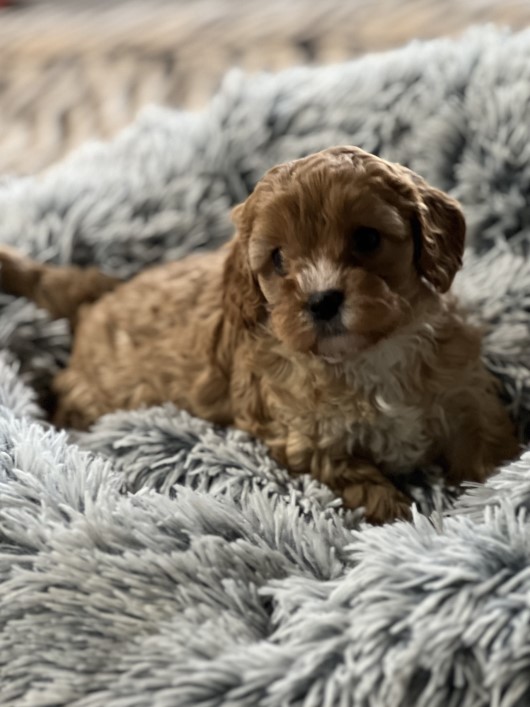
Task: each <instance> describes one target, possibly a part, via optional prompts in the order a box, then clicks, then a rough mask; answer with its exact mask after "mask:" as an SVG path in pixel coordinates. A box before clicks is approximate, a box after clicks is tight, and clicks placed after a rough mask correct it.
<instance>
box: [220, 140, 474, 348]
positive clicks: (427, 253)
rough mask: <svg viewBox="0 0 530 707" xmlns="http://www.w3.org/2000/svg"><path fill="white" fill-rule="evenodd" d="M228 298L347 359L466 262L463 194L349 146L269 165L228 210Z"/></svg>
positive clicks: (292, 339) (234, 306)
mask: <svg viewBox="0 0 530 707" xmlns="http://www.w3.org/2000/svg"><path fill="white" fill-rule="evenodd" d="M233 218H234V221H235V223H236V226H237V229H238V232H237V234H236V237H235V239H234V241H233V243H232V252H231V254H230V256H229V258H228V260H227V265H226V286H227V289H226V305H227V306H228V307H230V308H231V311H232V314H233V316H234V317H239V319H240V320H241V322H243V323H244V325H246V326H252V325H254V324H255V323H257V322H258V321H266V322H267V325H268V326H269V327H270V328H271V330H272V332H273V333H274V335H275V336H276V337H277V338H278V339H279V340H281V341H282V342H284V343H285V344H286V345H287V346H288V347H290V348H291V349H293V350H296V351H306V352H313V353H315V354H318V355H321V356H324V357H328V358H332V359H337V358H338V359H342V358H346V357H348V355H351V354H354V353H356V352H358V351H359V350H363V349H365V348H367V347H369V346H371V345H373V344H374V343H377V342H378V341H379V340H381V339H382V338H385V337H387V336H389V335H390V334H392V332H394V331H395V330H396V329H397V328H399V327H400V326H401V325H403V324H404V323H405V322H407V321H410V320H411V317H412V316H413V313H414V308H415V307H416V306H417V303H418V302H419V301H420V300H421V298H422V295H426V293H427V292H430V293H431V296H432V292H435V291H437V292H439V293H442V292H445V291H446V290H448V289H449V287H450V286H451V283H452V281H453V278H454V276H455V274H456V272H457V270H458V269H459V267H460V266H461V259H462V253H463V247H464V236H465V222H464V218H463V215H462V212H461V210H460V208H459V206H458V204H457V203H456V202H455V201H454V200H453V199H451V198H450V197H448V196H447V195H446V194H444V193H443V192H441V191H438V190H437V189H434V188H432V187H430V186H429V185H428V184H426V182H425V181H424V180H423V179H421V178H420V177H419V176H417V175H416V174H414V173H413V172H411V171H410V170H408V169H406V168H404V167H401V166H400V165H397V164H391V163H389V162H386V161H384V160H382V159H380V158H378V157H375V156H373V155H370V154H368V153H366V152H364V151H362V150H360V149H358V148H355V147H336V148H331V149H329V150H324V151H323V152H319V153H317V154H314V155H311V156H309V157H306V158H304V159H300V160H296V161H294V162H290V163H287V164H285V165H280V166H278V167H274V168H273V169H271V170H270V171H269V172H267V174H266V175H265V176H264V177H263V179H262V180H261V181H260V182H259V183H258V185H257V186H256V189H255V190H254V192H253V193H252V194H251V196H250V197H249V198H248V199H247V200H246V201H245V202H244V203H243V204H241V205H240V206H238V207H236V208H235V209H234V212H233Z"/></svg>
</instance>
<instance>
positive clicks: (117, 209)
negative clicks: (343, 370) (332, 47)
mask: <svg viewBox="0 0 530 707" xmlns="http://www.w3.org/2000/svg"><path fill="white" fill-rule="evenodd" d="M529 110H530V34H528V33H523V34H519V35H509V34H506V33H502V32H498V31H495V30H491V29H485V30H479V31H475V32H472V33H469V34H467V35H466V36H465V37H464V38H463V39H462V40H459V41H435V42H431V43H426V44H420V43H417V44H413V45H411V46H409V47H406V48H405V49H403V50H400V51H397V52H393V53H391V54H386V55H381V56H369V57H366V58H363V59H361V60H358V61H354V62H352V63H350V64H346V65H341V66H337V67H331V68H323V69H299V70H290V71H287V72H285V73H282V74H279V75H276V76H268V75H265V76H257V77H256V76H254V77H246V76H243V75H240V74H238V73H234V74H232V75H230V76H229V77H228V78H227V79H226V81H225V83H224V85H223V87H222V89H221V91H220V93H219V95H218V96H217V98H216V99H215V100H214V101H213V102H212V104H211V105H210V106H209V107H208V108H207V110H205V111H204V112H203V113H199V114H187V113H176V112H172V111H166V110H161V109H151V110H150V111H148V112H146V113H145V114H143V115H142V116H141V117H140V118H139V119H138V120H137V122H136V123H135V124H134V125H133V126H132V127H130V128H129V129H128V130H127V131H126V132H125V133H124V134H123V135H122V136H120V137H119V138H118V139H117V140H116V141H115V142H113V143H111V144H106V145H103V144H95V145H89V146H87V147H86V148H84V149H83V150H81V151H80V152H79V153H78V154H76V155H74V156H73V157H72V158H71V159H70V160H68V161H67V162H65V163H64V164H62V165H60V166H58V167H57V168H55V169H54V170H52V171H50V172H48V173H46V174H44V175H43V176H41V177H39V178H32V179H27V180H21V181H14V182H11V183H8V184H5V185H4V186H3V188H2V189H1V190H0V241H2V242H7V243H11V244H18V245H19V246H22V247H23V248H24V249H25V250H26V251H27V252H29V253H31V254H33V255H35V256H38V257H40V258H41V259H44V260H50V261H54V262H61V263H64V262H70V261H73V262H76V263H97V264H99V265H101V266H103V267H104V268H106V269H108V270H111V271H114V272H118V273H121V274H129V273H131V272H134V271H135V270H137V269H139V268H140V267H143V266H145V265H147V264H149V263H153V262H157V261H160V260H163V259H173V258H177V257H180V256H182V255H184V254H185V253H188V252H190V251H192V250H195V249H198V248H211V247H215V246H217V245H218V244H220V243H221V242H223V241H224V240H225V239H226V238H227V237H228V236H229V234H230V232H231V226H230V223H229V219H228V212H229V209H230V207H231V206H232V205H233V204H234V203H236V202H238V201H239V200H241V199H243V198H244V197H245V196H246V194H247V193H248V192H249V190H250V189H251V188H252V185H253V184H254V182H255V181H256V179H257V178H258V177H259V176H260V175H261V174H262V172H263V171H264V170H265V169H266V168H267V167H269V166H270V165H272V164H274V163H275V162H277V161H282V160H285V159H287V158H290V157H295V156H300V155H302V154H304V153H308V152H311V151H313V150H316V149H320V148H322V147H325V146H328V145H331V144H336V143H354V144H357V145H360V146H362V147H364V148H365V149H368V150H371V151H375V152H378V153H380V154H381V155H382V156H384V157H386V158H389V159H394V160H397V161H401V162H403V163H406V164H408V165H409V166H411V167H412V168H413V169H415V170H417V171H419V172H420V173H422V174H423V175H424V176H425V177H426V178H427V179H428V180H430V181H431V182H433V183H435V184H437V185H439V186H440V187H442V188H444V189H447V190H450V191H451V192H452V193H453V194H454V195H455V196H457V197H458V198H459V199H460V200H461V201H462V203H463V205H464V207H465V210H466V214H467V217H468V221H469V244H470V248H469V250H468V253H467V257H466V264H465V268H464V272H463V273H462V275H461V276H460V277H459V279H458V283H457V288H458V289H459V291H460V293H461V296H462V298H463V299H464V300H465V301H466V302H467V303H468V305H469V307H470V310H471V312H472V314H473V316H474V317H475V318H476V319H477V320H479V321H482V322H483V323H484V324H485V325H486V326H487V327H488V332H487V335H486V339H485V345H484V357H485V360H486V361H487V364H488V365H489V366H490V367H491V369H492V370H493V371H494V372H495V373H496V374H497V375H498V376H499V378H500V379H501V381H502V383H503V386H504V393H505V397H506V401H507V405H509V406H510V409H511V411H512V413H513V415H514V417H515V419H516V421H517V425H518V429H519V432H520V435H521V441H522V442H523V443H525V442H526V443H527V442H528V437H529V428H530V354H529V351H530V331H529V318H530V265H529V261H528V259H527V251H528V245H529V243H530V238H529V229H530V210H529V206H528V201H527V198H528V194H529V190H530V131H529V128H528V111H529ZM0 297H1V299H0V305H1V309H0V344H1V347H2V349H3V350H4V352H3V354H2V359H1V363H0V541H1V545H2V549H1V554H0V597H1V601H0V704H2V705H6V706H7V705H16V706H17V707H22V706H24V705H26V706H29V705H31V706H34V705H41V706H44V705H53V706H54V707H55V706H58V705H76V706H78V707H81V706H83V707H133V706H134V707H140V706H144V705H145V707H147V706H155V707H165V706H167V707H169V706H170V705H179V707H184V706H185V705H203V706H206V705H208V706H212V707H213V705H230V706H233V707H236V706H243V705H248V706H249V707H250V706H251V705H263V706H267V707H274V706H280V705H305V706H306V707H309V706H310V705H315V706H316V707H320V706H322V705H329V706H331V705H341V706H347V705H366V706H368V705H371V706H373V707H386V706H388V707H398V706H403V707H405V706H406V707H410V706H411V705H415V706H418V707H421V706H423V707H438V706H439V707H453V706H454V707H456V706H457V705H465V706H466V707H471V706H473V707H478V706H479V705H498V706H499V707H508V706H510V707H513V706H514V705H528V704H529V703H530V638H529V636H530V600H529V597H530V567H529V564H530V563H529V560H530V530H529V528H530V526H529V524H528V520H527V518H526V515H525V510H526V508H527V506H528V505H529V504H530V453H528V452H527V453H523V455H522V457H521V459H520V461H518V462H515V463H513V464H511V465H509V466H507V467H506V468H504V469H503V470H502V471H501V472H500V474H499V475H498V476H496V477H495V478H493V479H492V480H491V481H490V482H489V483H488V484H487V485H486V486H485V487H480V488H476V489H470V490H468V491H467V492H466V493H465V494H464V495H463V496H461V497H460V498H459V499H458V500H456V501H454V502H453V503H452V510H451V511H450V512H449V513H448V514H445V515H442V514H441V513H440V512H439V510H438V511H435V512H434V514H433V515H432V517H431V518H430V519H429V518H427V517H426V516H424V515H421V514H420V513H419V512H418V513H417V514H416V516H415V519H414V522H413V523H410V524H408V523H398V524H395V525H392V526H386V527H383V528H377V529H376V528H368V527H366V526H365V525H364V524H363V523H362V519H361V518H360V517H359V514H356V513H351V512H348V513H344V512H343V511H342V510H341V509H340V508H339V507H338V505H339V504H338V502H337V501H335V500H334V499H333V497H332V495H331V494H330V493H329V492H328V491H327V490H326V489H325V488H324V487H322V486H320V485H318V484H317V483H316V482H313V481H311V480H309V479H306V478H297V479H292V478H290V477H289V476H288V475H287V474H286V472H285V471H284V470H282V469H280V468H278V467H277V466H276V465H275V464H273V463H272V462H271V461H270V460H269V458H268V457H267V454H266V452H265V450H264V449H263V447H261V446H260V445H259V444H257V443H256V442H254V441H252V440H251V439H249V438H247V437H245V436H244V435H242V434H241V433H239V432H236V431H233V430H228V431H226V430H218V429H214V428H212V426H210V425H209V424H207V423H205V422H202V421H200V420H197V419H193V418H191V417H190V416H188V415H186V414H185V413H183V412H179V411H177V410H176V409H175V408H173V407H172V406H170V405H168V406H165V407H162V408H156V409H150V410H143V411H138V412H132V413H117V414H115V415H112V416H109V417H107V418H105V419H103V420H102V421H101V422H100V423H99V424H98V425H97V426H96V428H95V429H94V430H93V431H92V432H90V433H88V434H87V435H86V436H84V437H82V438H79V439H77V442H79V443H80V444H81V447H84V448H85V449H84V450H83V449H82V448H80V447H79V446H76V445H74V444H73V441H72V440H71V439H70V440H69V439H68V438H67V436H66V435H65V434H64V433H58V432H56V431H55V430H53V429H50V428H49V427H48V426H47V425H46V424H44V423H42V422H39V419H40V413H39V408H38V405H37V402H36V400H37V397H35V396H36V395H37V396H38V399H39V400H42V399H43V398H45V396H46V394H47V390H48V386H49V382H50V378H51V375H52V374H53V372H54V371H55V370H56V368H57V367H58V366H60V365H61V363H62V362H63V361H64V360H65V357H66V356H67V352H68V344H69V339H68V334H67V330H66V326H65V325H64V323H63V322H54V323H51V322H50V321H49V320H48V319H47V318H46V316H45V315H44V314H43V313H41V312H38V311H37V310H35V309H34V308H33V307H32V306H30V305H29V304H27V303H25V302H21V301H13V300H11V299H10V298H8V297H6V296H4V295H0ZM35 391H36V393H35ZM470 443H472V440H470ZM87 450H88V451H87ZM411 488H412V492H413V493H414V495H415V497H416V498H417V500H418V505H419V508H420V510H423V511H424V512H428V511H429V510H430V509H432V508H433V507H442V506H443V504H448V503H449V502H450V501H451V495H450V494H448V493H447V492H446V491H444V490H443V489H442V488H441V486H440V484H439V483H438V481H437V479H436V474H435V472H434V471H433V472H431V471H429V470H425V471H424V473H423V474H419V476H418V478H417V479H415V480H413V485H412V487H411Z"/></svg>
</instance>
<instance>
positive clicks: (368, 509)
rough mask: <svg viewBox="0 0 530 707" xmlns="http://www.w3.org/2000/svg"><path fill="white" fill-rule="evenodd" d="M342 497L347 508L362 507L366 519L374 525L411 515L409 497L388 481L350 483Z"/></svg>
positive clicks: (405, 518)
mask: <svg viewBox="0 0 530 707" xmlns="http://www.w3.org/2000/svg"><path fill="white" fill-rule="evenodd" d="M342 499H343V502H344V505H345V506H346V507H347V508H360V507H361V506H362V507H364V509H365V517H366V520H367V521H368V522H369V523H373V524H374V525H382V524H383V523H390V522H392V521H394V520H410V519H411V517H412V513H411V508H410V501H409V499H408V498H407V497H406V496H405V494H403V493H401V492H400V491H398V490H397V489H396V488H394V487H393V486H391V485H390V483H389V484H376V483H370V482H367V481H365V482H361V483H357V484H352V485H351V486H347V487H346V488H345V489H344V491H343V492H342Z"/></svg>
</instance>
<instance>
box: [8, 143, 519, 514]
mask: <svg viewBox="0 0 530 707" xmlns="http://www.w3.org/2000/svg"><path fill="white" fill-rule="evenodd" d="M233 220H234V222H235V224H236V227H237V233H236V235H235V237H234V238H233V240H232V241H231V242H230V243H229V244H228V245H227V246H225V247H224V248H222V249H220V250H218V251H217V252H213V253H209V254H201V255H194V256H191V257H188V258H186V259H184V260H182V261H180V262H175V263H170V264H167V265H162V266H159V267H155V268H152V269H150V270H147V271H145V272H143V273H142V274H140V275H138V276H136V277H134V278H133V279H132V280H130V281H129V282H127V283H122V282H120V281H119V280H117V279H115V278H112V277H109V276H107V275H104V274H103V273H100V272H98V271H97V270H94V269H88V270H82V269H79V268H76V267H64V268H60V267H53V266H50V265H41V264H38V263H35V262H34V261H30V260H28V259H25V258H24V257H22V256H20V255H19V254H18V253H16V252H14V251H13V250H9V249H6V248H4V249H2V251H1V252H0V262H1V263H2V284H3V288H4V289H5V290H6V291H8V292H10V293H13V294H16V295H21V296H25V297H29V298H30V299H32V300H34V301H35V302H36V303H37V305H39V306H41V307H44V308H46V309H47V310H48V311H49V312H50V313H51V314H52V315H53V316H54V317H67V318H68V319H69V320H70V321H71V323H72V326H73V328H74V333H75V336H74V343H73V351H72V355H71V359H70V363H69V365H68V367H67V368H66V369H65V370H64V371H62V372H61V373H59V375H58V376H57V378H56V380H55V384H54V387H55V391H56V393H57V396H58V410H57V414H56V420H55V421H56V422H57V424H59V425H62V426H67V427H76V428H87V427H88V426H89V425H91V423H93V422H94V421H95V420H97V419H98V418H99V417H100V416H101V415H104V414H105V413H109V412H112V411H113V410H117V409H133V408H138V407H140V406H144V405H156V404H159V403H162V402H165V401H172V402H173V403H175V405H177V406H179V407H182V408H184V409H186V410H188V411H190V412H191V413H193V414H195V415H198V416H200V417H203V418H205V419H207V420H211V421H212V422H214V423H218V424H220V425H235V426H237V427H239V428H240V429H242V430H246V431H247V432H249V433H250V434H252V435H255V436H257V437H259V438H261V439H262V440H263V441H264V442H265V443H266V444H267V445H268V447H269V449H270V452H271V454H272V455H273V456H274V457H275V458H276V459H277V460H278V461H279V462H280V463H281V464H284V465H286V466H287V467H288V468H289V469H290V471H291V472H293V473H309V474H312V475H313V476H314V477H315V478H317V479H319V480H321V481H322V482H324V483H326V484H327V485H328V486H330V487H331V488H332V489H333V490H334V491H335V492H336V493H337V494H340V495H341V497H342V499H343V501H344V504H345V505H346V506H348V507H352V508H356V507H360V506H362V507H364V509H365V513H366V517H367V519H368V520H369V521H371V522H374V523H381V522H385V521H389V520H393V519H395V518H398V517H407V516H408V515H409V512H410V499H409V498H407V497H406V496H405V495H404V494H403V493H402V492H400V491H399V490H398V489H397V488H396V486H395V485H394V483H393V478H395V477H397V476H401V475H404V474H407V473H409V472H411V471H412V470H413V469H414V468H415V467H417V466H419V465H425V464H430V463H439V464H441V465H442V467H443V468H444V470H445V473H446V476H447V480H448V482H450V483H451V484H455V483H459V482H462V481H464V480H470V481H483V480H484V479H485V478H486V477H487V476H488V474H490V473H491V472H493V470H494V469H495V467H496V466H497V465H498V464H499V463H500V462H502V461H503V460H507V459H510V458H512V457H514V456H515V455H516V453H517V443H516V440H515V437H514V434H513V430H512V426H511V423H510V421H509V418H508V415H507V414H506V412H505V410H504V409H503V407H502V405H501V404H500V402H499V400H498V397H497V385H496V383H495V381H494V379H493V378H492V376H491V375H490V374H489V373H488V372H487V371H486V369H485V368H484V366H483V364H482V362H481V359H480V343H481V340H480V334H479V332H478V331H477V329H475V328H473V327H472V326H470V325H469V324H468V323H466V321H465V318H464V316H463V315H462V313H461V312H460V311H459V309H458V306H457V304H456V303H455V301H454V299H453V298H452V297H451V296H449V295H448V294H447V292H448V290H449V288H450V286H451V283H452V281H453V278H454V276H455V273H456V272H457V270H458V269H459V268H460V266H461V262H462V253H463V248H464V236H465V222H464V218H463V215H462V212H461V210H460V208H459V206H458V204H457V203H456V202H455V201H454V200H453V199H451V198H450V197H448V196H447V195H446V194H444V193H442V192H441V191H438V190H437V189H434V188H432V187H430V186H429V185H428V184H426V182H425V181H424V180H423V179H422V178H420V177H419V176H417V175H416V174H414V173H413V172H411V171H409V170H408V169H405V168H404V167H402V166H399V165H397V164H391V163H389V162H386V161H384V160H382V159H379V158H378V157H375V156H373V155H370V154H368V153H366V152H364V151H362V150H360V149H358V148H356V147H335V148H331V149H328V150H324V151H323V152H319V153H317V154H314V155H311V156H309V157H306V158H304V159H300V160H295V161H293V162H289V163H287V164H283V165H280V166H278V167H275V168H273V169H271V170H270V171H269V172H267V174H266V175H265V176H264V177H263V179H262V180H261V181H260V182H259V183H258V185H257V186H256V188H255V190H254V192H253V193H252V194H251V195H250V196H249V198H248V199H247V200H246V201H245V202H244V203H243V204H241V205H240V206H237V207H236V208H235V209H234V211H233Z"/></svg>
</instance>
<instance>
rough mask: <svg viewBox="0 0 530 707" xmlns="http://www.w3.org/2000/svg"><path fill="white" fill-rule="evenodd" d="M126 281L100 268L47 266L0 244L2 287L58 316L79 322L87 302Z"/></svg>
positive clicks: (0, 281)
mask: <svg viewBox="0 0 530 707" xmlns="http://www.w3.org/2000/svg"><path fill="white" fill-rule="evenodd" d="M121 282H122V280H120V279H118V278H116V277H111V276H110V275H106V274H105V273H102V272H100V271H99V270H98V269H97V268H79V267H76V266H65V267H58V266H55V265H45V264H43V263H39V262H37V261H35V260H31V259H30V258H27V257H25V256H24V255H22V254H21V253H20V252H19V251H17V250H15V249H14V248H10V247H9V246H0V288H1V289H2V290H3V291H4V292H6V293H7V294H11V295H16V296H18V297H27V298H28V299H30V300H31V301H32V302H35V304H36V305H37V306H38V307H42V308H43V309H46V310H47V311H48V312H49V313H50V315H51V316H52V317H53V318H54V319H60V318H62V317H65V318H66V319H69V320H70V322H71V323H72V325H75V323H76V320H77V315H78V310H79V308H80V307H81V305H83V304H89V303H91V302H95V301H96V300H98V299H99V298H100V297H101V296H102V295H104V294H105V293H106V292H110V291H111V290H113V289H114V288H115V287H117V285H119V284H120V283H121Z"/></svg>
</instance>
